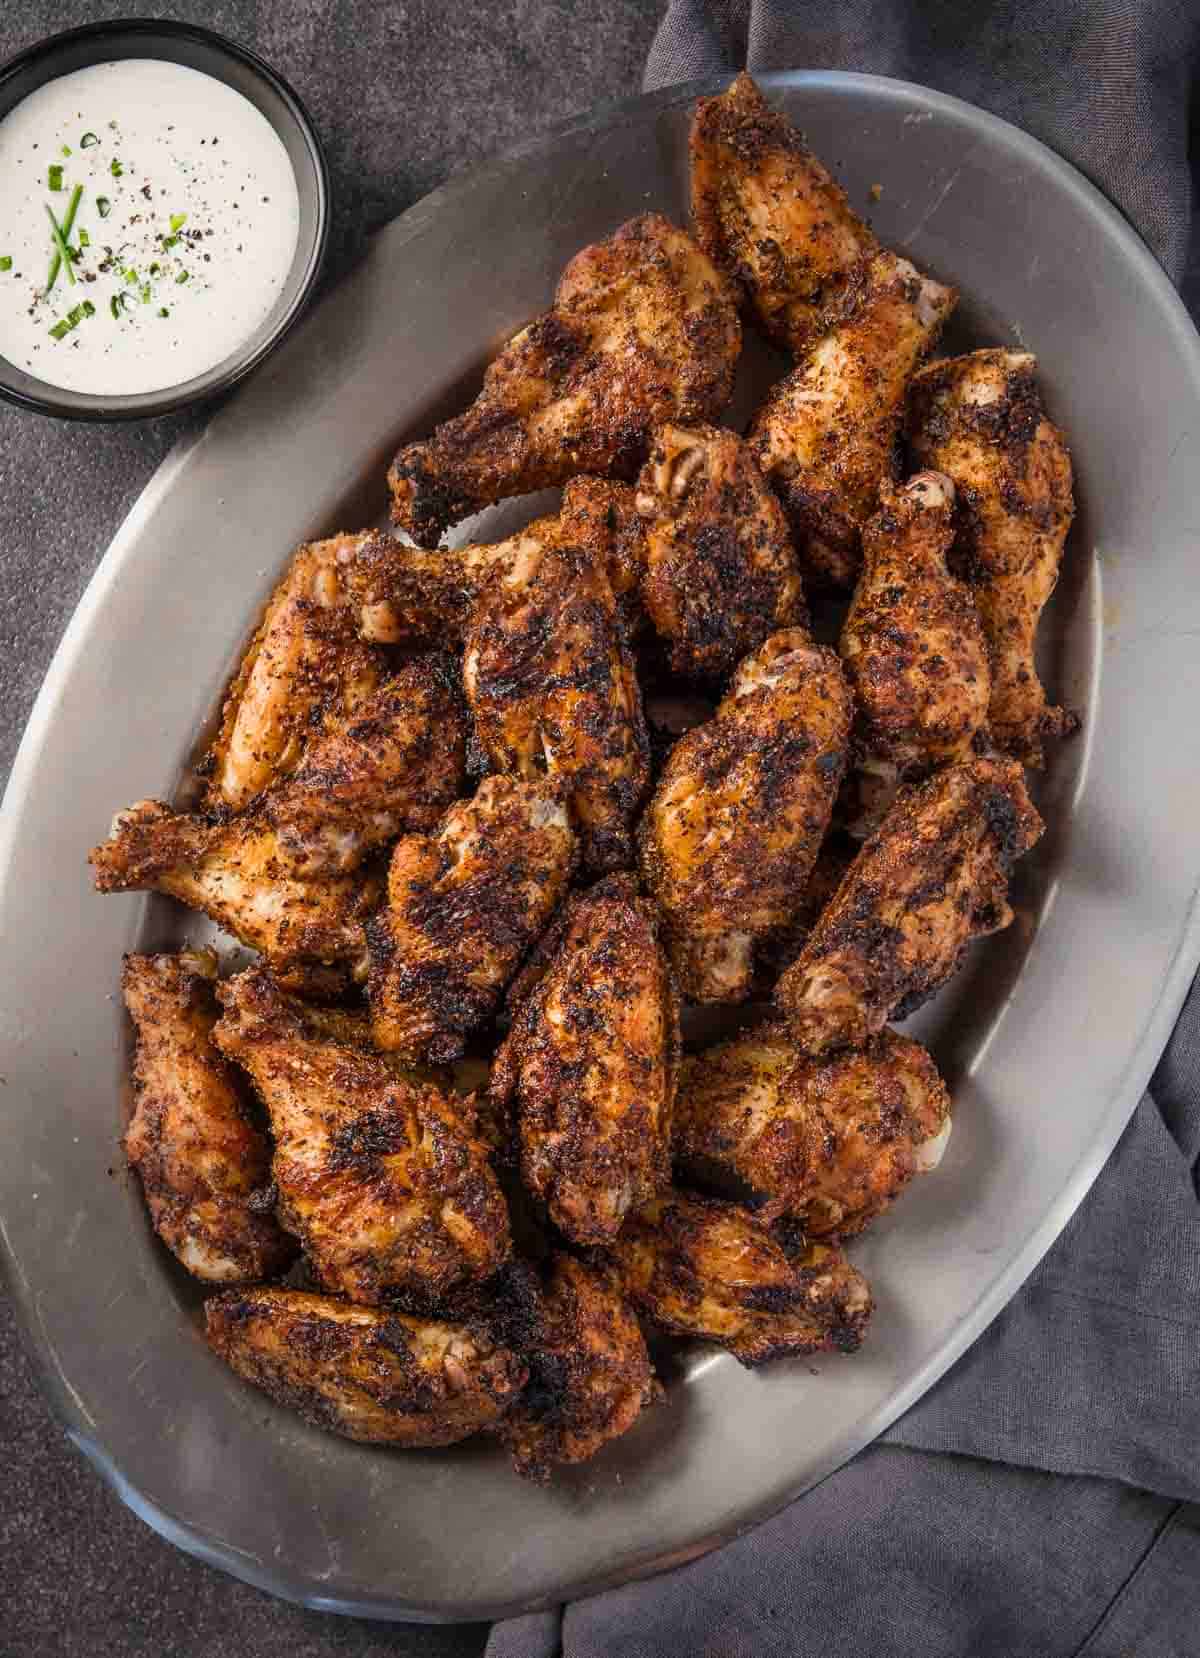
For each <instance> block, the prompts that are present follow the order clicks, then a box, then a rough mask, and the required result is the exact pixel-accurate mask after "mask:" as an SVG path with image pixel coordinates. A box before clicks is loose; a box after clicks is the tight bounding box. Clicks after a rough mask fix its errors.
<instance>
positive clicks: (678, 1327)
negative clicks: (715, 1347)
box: [606, 1191, 871, 1365]
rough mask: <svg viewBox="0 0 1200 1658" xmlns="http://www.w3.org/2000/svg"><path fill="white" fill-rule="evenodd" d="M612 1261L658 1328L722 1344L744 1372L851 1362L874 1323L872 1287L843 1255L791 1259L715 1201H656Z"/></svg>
mask: <svg viewBox="0 0 1200 1658" xmlns="http://www.w3.org/2000/svg"><path fill="white" fill-rule="evenodd" d="M606 1257H607V1259H608V1260H610V1261H611V1263H612V1264H613V1266H614V1268H615V1270H616V1273H617V1276H618V1278H619V1279H620V1282H621V1284H622V1286H623V1287H624V1290H625V1293H626V1294H627V1295H628V1296H629V1298H630V1300H631V1301H632V1302H633V1304H634V1305H635V1306H636V1307H638V1308H640V1310H641V1311H642V1312H643V1313H645V1314H646V1315H647V1317H649V1318H651V1319H653V1320H654V1322H655V1323H656V1324H660V1325H662V1327H663V1328H664V1329H665V1330H670V1331H672V1332H673V1333H674V1334H676V1335H681V1336H702V1337H704V1338H705V1339H706V1340H708V1341H715V1342H719V1343H720V1344H721V1346H722V1347H727V1348H728V1349H729V1351H730V1352H731V1353H732V1354H733V1356H734V1357H735V1358H736V1359H738V1360H739V1361H740V1362H741V1363H742V1364H745V1365H757V1364H765V1363H766V1362H767V1361H768V1360H769V1359H782V1358H791V1357H794V1356H797V1355H800V1354H804V1353H818V1352H821V1351H828V1350H833V1349H836V1350H837V1351H839V1352H842V1353H852V1352H854V1351H855V1349H856V1348H857V1347H858V1345H859V1343H860V1342H861V1340H862V1334H863V1330H864V1328H865V1326H866V1323H867V1319H868V1318H869V1317H870V1314H871V1292H870V1290H869V1288H868V1287H867V1282H866V1279H865V1278H864V1277H863V1276H862V1274H861V1273H860V1272H858V1271H856V1269H855V1268H854V1267H852V1266H851V1265H850V1263H849V1261H847V1260H846V1257H845V1256H844V1255H843V1254H842V1252H841V1250H840V1249H838V1248H836V1247H834V1246H831V1245H828V1244H813V1245H811V1246H810V1247H809V1248H807V1249H805V1250H803V1251H802V1252H800V1253H799V1254H797V1255H796V1256H794V1257H793V1256H789V1255H788V1254H786V1253H785V1252H784V1250H783V1249H782V1248H781V1247H780V1245H779V1244H778V1243H777V1242H776V1241H775V1239H774V1238H772V1237H771V1236H770V1234H769V1233H768V1232H767V1231H766V1230H765V1229H764V1228H763V1227H761V1226H760V1225H758V1223H757V1222H756V1221H754V1220H752V1219H751V1217H750V1216H749V1215H748V1214H747V1213H746V1211H745V1210H744V1209H740V1208H738V1207H737V1206H736V1205H735V1204H732V1203H721V1202H718V1201H717V1200H716V1199H714V1198H700V1197H688V1196H685V1195H684V1194H683V1193H682V1192H679V1191H670V1192H667V1193H665V1194H663V1195H662V1196H660V1197H657V1198H655V1199H654V1200H653V1201H652V1202H650V1203H648V1204H645V1205H644V1206H643V1207H642V1208H640V1209H639V1210H638V1211H637V1212H636V1213H635V1214H633V1215H631V1216H630V1217H629V1219H628V1221H627V1222H626V1223H625V1227H624V1229H623V1230H622V1232H621V1235H620V1237H619V1238H618V1239H617V1240H616V1241H615V1243H613V1244H612V1245H611V1246H610V1247H609V1249H608V1250H607V1251H606Z"/></svg>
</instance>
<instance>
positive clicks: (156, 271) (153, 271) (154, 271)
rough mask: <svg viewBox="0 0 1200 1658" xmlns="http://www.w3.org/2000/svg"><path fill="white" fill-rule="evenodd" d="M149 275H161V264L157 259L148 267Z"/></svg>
mask: <svg viewBox="0 0 1200 1658" xmlns="http://www.w3.org/2000/svg"><path fill="white" fill-rule="evenodd" d="M150 275H151V276H161V275H162V266H161V265H160V264H159V262H158V260H157V259H156V260H155V261H154V263H153V264H152V265H151V267H150Z"/></svg>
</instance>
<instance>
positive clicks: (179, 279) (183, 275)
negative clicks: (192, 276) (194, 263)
mask: <svg viewBox="0 0 1200 1658" xmlns="http://www.w3.org/2000/svg"><path fill="white" fill-rule="evenodd" d="M187 279H188V273H187V272H186V271H180V273H179V275H178V276H177V277H176V278H175V286H176V287H178V286H179V284H180V283H181V282H186V281H187Z"/></svg>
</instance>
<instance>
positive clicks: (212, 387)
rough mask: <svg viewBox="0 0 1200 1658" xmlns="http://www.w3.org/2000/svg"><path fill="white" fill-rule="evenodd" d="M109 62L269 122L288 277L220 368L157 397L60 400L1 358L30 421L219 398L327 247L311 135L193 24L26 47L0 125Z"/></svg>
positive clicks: (149, 26)
mask: <svg viewBox="0 0 1200 1658" xmlns="http://www.w3.org/2000/svg"><path fill="white" fill-rule="evenodd" d="M118 58H160V59H165V60H166V61H167V62H170V63H181V64H184V65H185V66H186V67H187V68H189V69H198V70H200V71H201V72H202V73H204V74H206V75H211V76H212V77H213V78H214V80H218V81H224V83H225V85H226V86H231V87H232V88H233V89H234V91H236V92H240V93H241V94H242V96H243V97H244V98H247V99H249V101H250V102H251V103H252V104H253V105H254V107H255V109H257V110H258V111H259V112H260V113H261V114H262V115H264V116H265V117H266V119H267V120H268V121H269V122H270V123H271V125H272V127H273V128H274V129H275V132H276V133H277V134H278V136H279V139H280V141H281V142H282V144H283V147H284V149H285V150H286V151H287V153H288V159H289V160H290V161H291V164H292V170H293V172H294V173H295V175H296V190H297V194H298V195H299V198H300V234H299V238H298V240H297V243H296V253H295V257H294V259H293V260H292V268H291V270H290V271H289V272H288V275H287V279H286V280H285V282H284V284H283V287H282V289H281V291H280V293H279V297H278V299H277V300H276V301H275V304H274V305H273V306H272V308H271V311H270V312H269V314H268V315H267V317H266V318H265V320H264V321H263V322H262V323H260V324H259V326H258V328H256V329H255V330H254V332H253V333H252V334H251V335H249V336H248V338H247V339H246V340H245V341H244V342H243V343H242V344H241V345H240V346H239V347H238V349H237V350H236V351H234V352H232V353H231V354H230V355H229V356H228V357H226V358H225V359H224V360H223V361H222V362H219V363H216V364H215V365H214V366H213V367H212V368H210V369H207V370H206V371H205V372H204V373H203V374H198V375H196V376H195V378H194V379H191V380H186V381H184V382H183V383H182V384H181V385H178V386H170V387H168V388H167V389H166V390H165V391H164V390H159V391H150V392H138V393H136V394H129V395H125V396H121V397H104V396H100V395H96V394H93V393H90V392H78V391H66V390H64V389H63V388H62V387H60V386H51V385H49V384H48V383H47V382H46V381H45V380H39V379H38V377H37V375H35V374H27V373H26V372H25V371H24V369H20V368H18V367H17V366H16V365H15V364H14V363H10V362H9V361H8V359H7V358H6V357H0V397H4V398H7V399H8V401H9V402H10V403H18V404H20V406H21V407H22V408H25V409H33V410H34V411H35V412H36V413H37V414H45V415H58V416H60V417H62V418H65V419H68V420H145V419H147V418H149V417H150V416H152V415H164V414H172V413H174V412H175V411H176V410H178V409H185V408H188V407H190V406H191V405H192V404H195V403H203V402H205V401H207V400H208V399H209V398H212V397H218V396H220V394H221V393H222V392H226V391H228V390H229V389H230V387H231V386H236V385H237V384H238V382H239V381H240V380H244V379H245V378H246V376H247V375H248V374H250V373H252V372H253V371H254V369H256V368H257V367H258V365H259V364H260V363H261V362H263V361H264V359H265V358H266V357H268V356H269V355H270V353H271V352H272V351H274V349H275V347H276V346H277V345H278V344H279V342H280V340H282V339H283V337H284V335H285V334H286V333H287V332H288V330H289V329H290V328H291V326H292V324H293V323H294V322H295V321H296V319H297V318H298V317H299V316H300V314H301V312H302V311H303V310H304V307H305V306H306V305H307V303H308V301H309V298H310V297H311V295H312V292H313V289H314V288H315V286H316V283H317V279H318V277H319V276H320V273H321V264H322V261H323V260H324V257H325V246H326V243H327V241H328V238H329V170H328V168H327V167H326V164H325V156H324V153H323V151H322V149H321V143H320V140H319V139H318V137H317V134H316V129H315V128H314V126H313V124H312V121H311V120H310V119H309V116H308V113H307V111H306V110H305V108H304V105H303V104H302V103H301V102H300V100H299V98H298V97H297V96H296V94H295V93H294V92H293V91H292V89H291V87H290V86H289V85H288V84H287V82H286V81H285V80H283V79H282V77H281V76H279V75H277V74H276V73H275V71H274V70H273V69H271V68H270V67H269V66H268V65H267V64H265V63H264V62H263V60H262V59H261V58H259V57H256V56H255V55H254V53H253V52H248V51H247V50H246V48H245V47H244V46H238V45H236V44H235V43H234V42H233V41H232V40H226V39H225V38H224V36H223V35H218V34H214V33H213V31H212V30H211V29H201V28H198V27H197V26H196V25H195V24H192V23H171V22H166V21H157V20H153V21H152V20H148V19H137V18H126V19H118V20H116V21H114V22H111V23H89V24H86V25H85V26H84V27H83V28H81V29H68V30H67V31H66V32H65V33H63V34H58V35H51V36H50V37H49V38H48V39H46V40H43V41H40V42H39V43H38V44H37V45H36V46H31V47H30V48H29V49H28V50H27V51H25V52H22V53H20V54H19V55H18V56H17V57H15V58H12V59H10V61H9V62H8V63H6V64H5V65H4V67H3V68H0V120H3V118H4V116H6V115H7V114H8V112H9V111H10V110H11V109H13V108H14V107H15V106H16V105H17V104H19V103H20V102H21V100H22V99H23V98H26V97H28V96H29V94H30V93H31V92H36V91H37V89H38V87H40V86H44V85H45V83H46V82H47V81H52V80H57V78H58V77H59V76H60V75H69V74H70V73H71V72H72V71H73V70H76V69H89V68H91V66H92V65H93V64H96V63H111V62H113V61H114V60H115V59H118Z"/></svg>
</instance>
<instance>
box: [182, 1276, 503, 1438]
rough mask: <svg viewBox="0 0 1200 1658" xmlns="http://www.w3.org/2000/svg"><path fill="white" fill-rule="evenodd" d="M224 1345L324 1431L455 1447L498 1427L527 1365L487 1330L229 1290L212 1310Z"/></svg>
mask: <svg viewBox="0 0 1200 1658" xmlns="http://www.w3.org/2000/svg"><path fill="white" fill-rule="evenodd" d="M204 1317H205V1323H206V1325H207V1329H208V1339H209V1342H210V1344H211V1345H212V1347H213V1349H214V1350H215V1351H216V1352H217V1353H219V1354H220V1355H221V1357H222V1358H223V1359H224V1360H225V1361H226V1363H227V1364H229V1365H230V1366H232V1368H233V1369H234V1370H235V1371H236V1372H237V1374H238V1375H239V1376H240V1377H241V1378H242V1379H243V1381H247V1382H252V1383H253V1384H254V1386H255V1387H260V1388H262V1389H263V1391H264V1392H265V1393H268V1394H270V1396H271V1398H272V1399H274V1400H275V1401H276V1403H278V1404H280V1405H286V1406H287V1407H288V1408H289V1409H290V1410H294V1411H298V1412H299V1414H300V1415H301V1416H303V1417H304V1418H305V1420H306V1421H308V1422H311V1423H312V1424H313V1426H314V1427H318V1428H325V1429H327V1430H328V1431H329V1432H331V1433H339V1434H344V1435H345V1437H346V1438H347V1439H358V1440H363V1441H365V1442H366V1443H368V1444H375V1445H396V1446H402V1447H407V1448H409V1449H415V1448H417V1447H422V1446H435V1445H453V1444H455V1443H457V1441H459V1440H460V1439H467V1438H469V1436H470V1435H471V1434H474V1433H479V1432H480V1430H481V1429H485V1428H491V1427H493V1426H494V1425H495V1423H496V1422H497V1421H498V1420H499V1418H500V1417H501V1415H502V1414H503V1413H504V1411H505V1410H507V1408H508V1407H509V1405H510V1404H511V1403H512V1401H513V1399H514V1398H515V1397H516V1395H517V1393H518V1392H519V1390H520V1388H521V1386H522V1383H523V1382H524V1380H525V1367H524V1365H523V1364H522V1362H521V1360H520V1359H519V1358H518V1357H517V1355H516V1354H515V1353H513V1352H511V1351H510V1350H509V1349H508V1348H506V1347H503V1346H498V1345H497V1344H496V1343H495V1342H494V1341H493V1340H492V1338H491V1337H490V1335H489V1334H488V1333H487V1331H486V1330H485V1329H483V1328H482V1327H481V1326H478V1325H475V1324H470V1325H466V1324H448V1323H444V1322H442V1321H441V1320H435V1319H417V1318H410V1317H406V1316H405V1315H404V1314H403V1313H396V1312H378V1311H376V1310H375V1309H374V1308H372V1307H355V1306H352V1305H351V1304H350V1303H349V1302H347V1301H337V1300H335V1299H334V1298H333V1297H332V1296H327V1295H308V1294H306V1293H304V1292H303V1291H300V1290H266V1289H258V1290H227V1291H225V1293H224V1294H222V1295H215V1296H213V1297H212V1298H211V1300H209V1301H207V1302H206V1303H205V1307H204Z"/></svg>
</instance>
